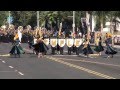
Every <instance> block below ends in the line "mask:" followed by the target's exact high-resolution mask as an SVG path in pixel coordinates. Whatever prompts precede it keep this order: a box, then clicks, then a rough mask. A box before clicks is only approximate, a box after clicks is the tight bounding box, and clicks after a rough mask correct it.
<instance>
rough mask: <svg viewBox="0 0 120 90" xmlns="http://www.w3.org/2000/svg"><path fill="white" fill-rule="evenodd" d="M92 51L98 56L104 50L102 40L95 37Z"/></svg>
mask: <svg viewBox="0 0 120 90" xmlns="http://www.w3.org/2000/svg"><path fill="white" fill-rule="evenodd" d="M94 50H95V51H96V52H97V53H98V54H99V56H100V55H101V51H104V48H103V46H102V38H101V37H100V36H97V39H96V41H95V49H94Z"/></svg>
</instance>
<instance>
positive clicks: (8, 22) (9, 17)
mask: <svg viewBox="0 0 120 90" xmlns="http://www.w3.org/2000/svg"><path fill="white" fill-rule="evenodd" d="M10 16H11V15H10V11H9V22H8V23H9V27H10Z"/></svg>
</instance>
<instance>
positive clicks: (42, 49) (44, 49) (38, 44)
mask: <svg viewBox="0 0 120 90" xmlns="http://www.w3.org/2000/svg"><path fill="white" fill-rule="evenodd" d="M36 35H37V36H38V37H37V41H36V44H35V45H34V48H35V51H36V52H37V53H38V58H40V57H43V56H44V52H47V50H48V47H47V46H46V45H45V44H44V42H43V32H42V30H41V28H37V30H36Z"/></svg>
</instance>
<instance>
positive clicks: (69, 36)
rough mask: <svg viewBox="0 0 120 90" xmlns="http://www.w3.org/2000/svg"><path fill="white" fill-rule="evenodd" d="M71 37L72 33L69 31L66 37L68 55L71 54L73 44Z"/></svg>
mask: <svg viewBox="0 0 120 90" xmlns="http://www.w3.org/2000/svg"><path fill="white" fill-rule="evenodd" d="M73 42H74V41H73V38H72V33H71V32H70V33H69V35H68V39H67V46H68V55H71V52H72V50H73V49H72V46H73Z"/></svg>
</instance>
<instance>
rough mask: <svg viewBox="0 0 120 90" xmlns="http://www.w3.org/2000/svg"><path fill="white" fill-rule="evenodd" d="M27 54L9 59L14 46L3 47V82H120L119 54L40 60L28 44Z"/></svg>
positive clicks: (0, 49) (0, 61)
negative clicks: (52, 80)
mask: <svg viewBox="0 0 120 90" xmlns="http://www.w3.org/2000/svg"><path fill="white" fill-rule="evenodd" d="M21 46H22V47H23V48H24V50H25V52H26V53H25V54H23V55H21V57H20V58H14V57H10V56H8V54H9V51H10V49H11V47H12V44H11V43H1V44H0V79H119V78H120V51H118V53H117V54H116V55H115V56H114V57H113V58H107V55H105V54H104V52H102V56H90V57H89V58H87V57H85V56H83V55H82V54H80V55H79V56H77V55H75V54H72V55H67V52H66V51H67V48H66V47H65V48H64V55H57V54H56V55H51V54H50V50H49V51H48V55H45V56H44V57H43V58H37V56H36V55H35V54H32V50H30V49H29V48H28V45H27V44H25V43H22V44H21Z"/></svg>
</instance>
